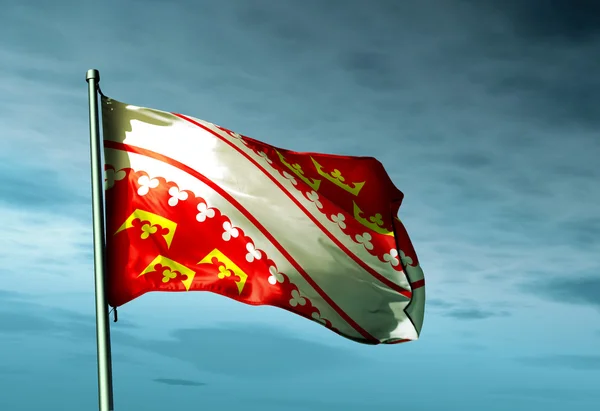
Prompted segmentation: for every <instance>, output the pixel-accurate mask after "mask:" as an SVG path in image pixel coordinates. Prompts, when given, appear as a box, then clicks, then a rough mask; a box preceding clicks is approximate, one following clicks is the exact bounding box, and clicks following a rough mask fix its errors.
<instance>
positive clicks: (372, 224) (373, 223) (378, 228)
mask: <svg viewBox="0 0 600 411" xmlns="http://www.w3.org/2000/svg"><path fill="white" fill-rule="evenodd" d="M352 204H354V218H355V219H356V221H358V222H359V223H361V224H362V225H364V226H365V227H367V228H370V229H371V230H373V231H375V232H376V233H379V234H383V235H389V236H392V237H393V236H394V232H393V231H390V230H388V229H386V228H385V227H383V220H382V219H381V214H380V213H377V214H375V215H374V216H371V217H369V219H368V220H367V219H366V218H363V217H361V214H362V213H363V211H362V210H361V209H360V207H359V206H358V205H357V204H356V203H355V202H354V201H353V202H352Z"/></svg>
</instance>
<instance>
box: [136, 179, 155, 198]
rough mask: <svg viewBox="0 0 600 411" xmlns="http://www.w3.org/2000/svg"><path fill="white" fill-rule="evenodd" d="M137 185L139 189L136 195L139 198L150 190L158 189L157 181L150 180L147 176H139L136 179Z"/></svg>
mask: <svg viewBox="0 0 600 411" xmlns="http://www.w3.org/2000/svg"><path fill="white" fill-rule="evenodd" d="M138 184H139V185H140V187H139V188H138V191H137V193H138V194H139V195H141V196H145V195H146V194H148V193H149V192H150V189H151V188H156V187H158V180H157V179H156V178H152V179H151V178H150V177H148V176H141V177H140V178H139V179H138Z"/></svg>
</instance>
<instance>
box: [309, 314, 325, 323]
mask: <svg viewBox="0 0 600 411" xmlns="http://www.w3.org/2000/svg"><path fill="white" fill-rule="evenodd" d="M311 317H312V318H313V320H315V321H318V322H320V323H321V324H326V323H327V322H326V320H325V318H323V317H321V314H319V312H318V311H315V312H314V313H312V315H311Z"/></svg>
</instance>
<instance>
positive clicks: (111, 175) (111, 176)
mask: <svg viewBox="0 0 600 411" xmlns="http://www.w3.org/2000/svg"><path fill="white" fill-rule="evenodd" d="M125 176H126V173H125V170H119V171H115V170H114V169H112V168H109V169H108V170H104V188H105V189H106V190H108V189H109V188H112V187H113V186H114V185H115V181H119V180H123V179H124V178H125Z"/></svg>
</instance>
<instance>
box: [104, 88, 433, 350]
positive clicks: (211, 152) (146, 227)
mask: <svg viewBox="0 0 600 411" xmlns="http://www.w3.org/2000/svg"><path fill="white" fill-rule="evenodd" d="M101 104H102V122H103V129H104V153H105V189H106V236H107V239H106V241H107V251H106V252H107V275H108V288H107V293H108V302H109V304H110V305H111V306H113V307H117V306H120V305H123V304H126V303H127V302H129V301H131V300H133V299H135V298H137V297H139V296H141V295H142V294H144V293H147V292H150V291H181V292H187V291H195V290H198V291H211V292H214V293H217V294H220V295H223V296H227V297H230V298H232V299H235V300H237V301H240V302H243V303H246V304H251V305H271V306H275V307H280V308H283V309H286V310H289V311H291V312H293V313H295V314H298V315H301V316H303V317H306V318H308V319H311V320H313V321H316V322H319V323H321V324H322V325H324V326H325V327H328V328H329V329H331V330H332V331H335V332H337V333H339V334H341V335H343V336H345V337H347V338H350V339H353V340H356V341H359V342H363V343H369V344H378V343H397V342H404V341H410V340H415V339H417V338H418V335H419V333H420V330H421V326H422V322H423V310H424V302H425V291H424V287H423V286H424V280H423V273H422V271H421V268H420V266H419V262H418V259H417V255H416V253H415V251H414V249H413V247H412V245H411V242H410V239H409V237H408V234H407V232H406V230H405V228H404V226H403V224H402V222H401V221H400V220H399V219H398V218H397V217H396V215H397V212H398V208H399V206H400V203H401V201H402V198H403V194H402V193H401V192H400V191H399V190H398V189H397V188H396V187H395V186H394V184H393V183H392V182H391V180H390V178H389V177H388V175H387V173H386V172H385V170H384V168H383V166H382V165H381V163H379V162H378V161H377V160H376V159H374V158H371V157H349V156H336V155H326V154H318V153H297V152H292V151H289V150H284V149H281V148H277V147H273V146H270V145H268V144H265V143H262V142H260V141H257V140H254V139H251V138H248V137H245V136H241V135H239V134H237V133H235V132H233V131H230V130H228V129H226V128H223V127H220V126H217V125H215V124H212V123H209V122H206V121H203V120H199V119H196V118H191V117H187V116H184V115H181V114H173V113H167V112H162V111H158V110H153V109H148V108H141V107H135V106H131V105H126V104H123V103H120V102H118V101H115V100H112V99H110V98H107V97H102V103H101Z"/></svg>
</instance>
